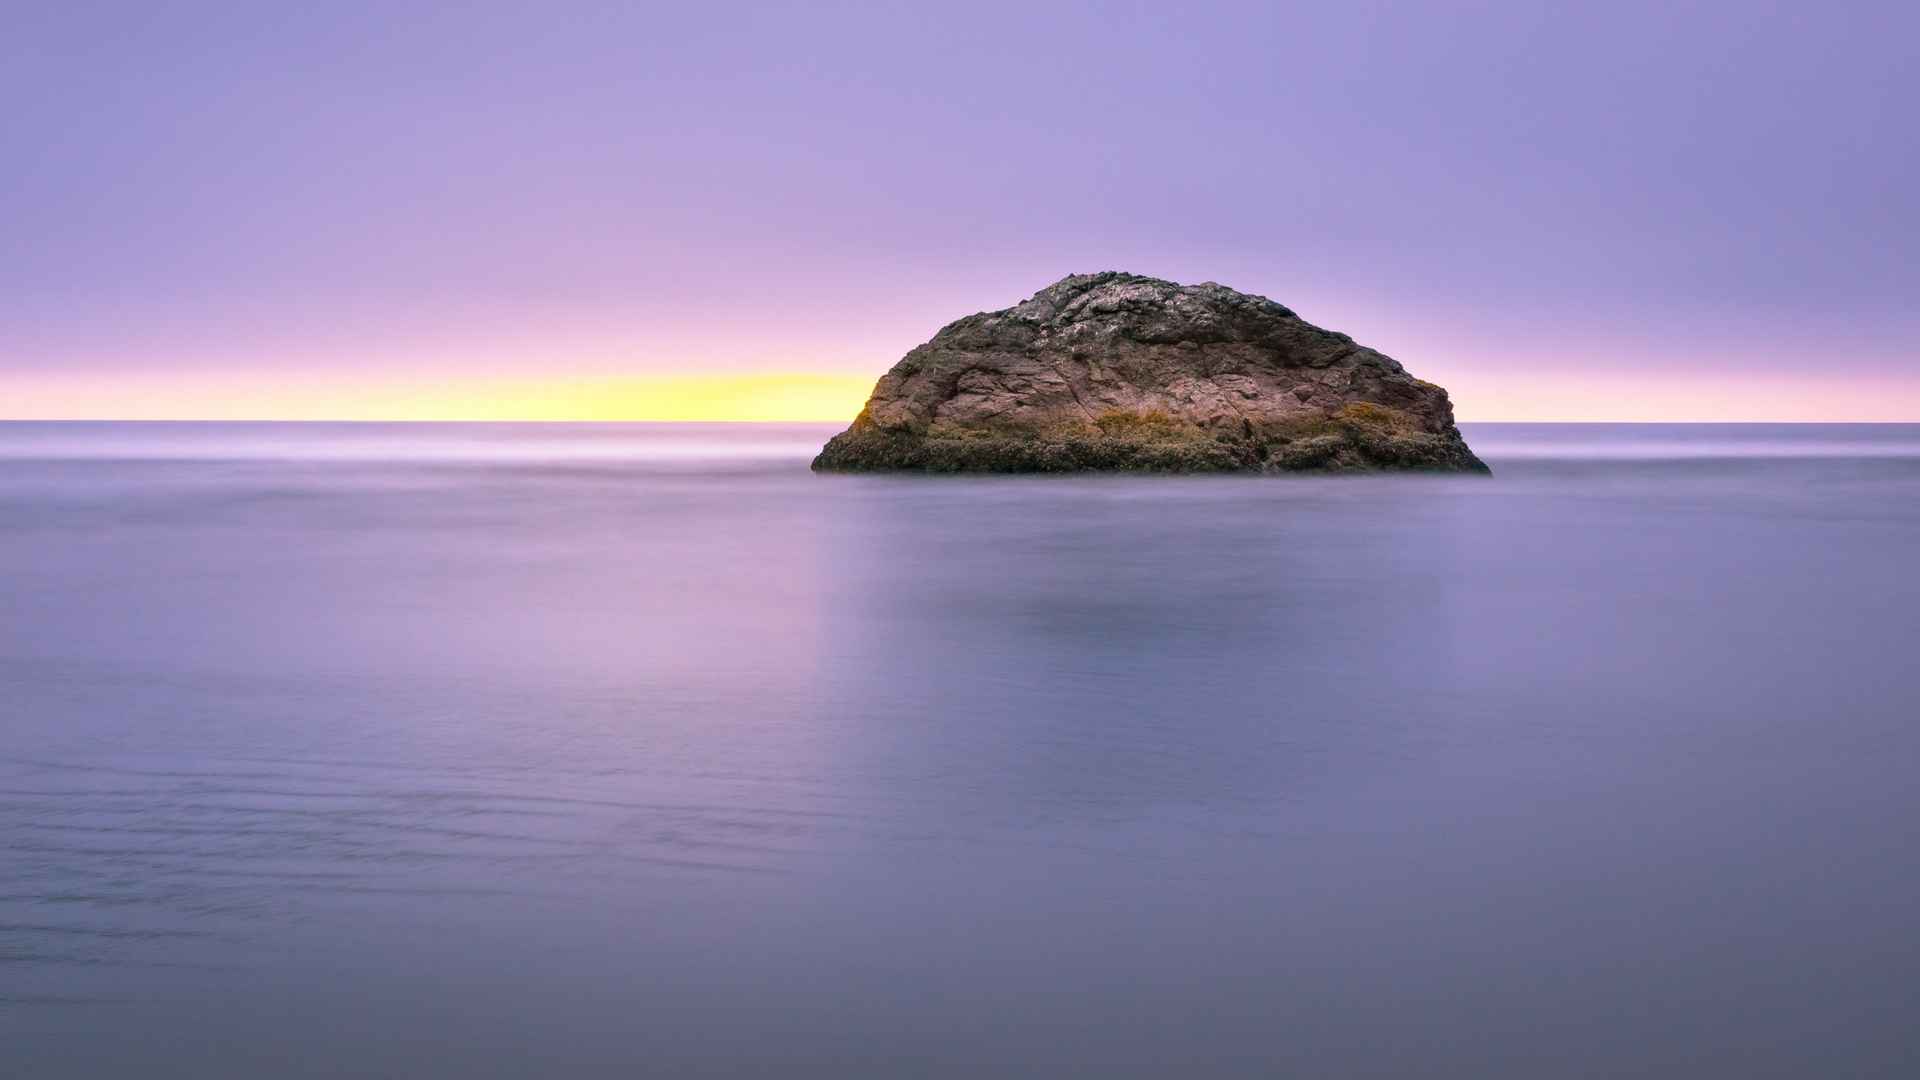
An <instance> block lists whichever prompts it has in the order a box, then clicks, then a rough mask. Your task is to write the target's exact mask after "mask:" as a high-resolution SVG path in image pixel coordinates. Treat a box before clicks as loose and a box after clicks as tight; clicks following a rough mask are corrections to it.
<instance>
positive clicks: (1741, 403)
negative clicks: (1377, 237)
mask: <svg viewBox="0 0 1920 1080" xmlns="http://www.w3.org/2000/svg"><path fill="white" fill-rule="evenodd" d="M1429 367H1432V368H1441V369H1442V370H1437V371H1429V372H1428V373H1429V374H1431V375H1433V377H1434V378H1435V380H1436V381H1438V382H1440V383H1441V385H1444V386H1446V387H1447V388H1448V389H1449V391H1450V392H1451V394H1452V397H1453V402H1454V408H1455V412H1456V414H1457V415H1458V416H1459V418H1460V419H1461V420H1462V421H1467V422H1472V421H1530V422H1548V423H1551V422H1562V421H1600V422H1633V421H1668V422H1702V421H1815V422H1820V421H1827V422H1847V421H1895V422H1913V421H1920V376H1894V375H1859V376H1853V377H1830V378H1807V377H1805V376H1790V375H1785V374H1776V373H1746V374H1740V375H1733V374H1712V373H1701V372H1690V373H1679V372H1675V373H1670V374H1667V375H1664V376H1662V377H1661V378H1659V379H1651V378H1649V377H1647V376H1646V375H1645V374H1642V373H1637V372H1634V373H1629V372H1615V371H1605V370H1592V369H1588V370H1581V369H1578V368H1575V369H1572V370H1565V369H1563V370H1559V371H1554V370H1551V369H1545V368H1542V369H1535V370H1531V371H1514V370H1511V369H1509V370H1493V369H1487V368H1483V367H1479V366H1476V365H1470V364H1468V363H1459V364H1456V365H1446V364H1435V365H1429ZM1447 367H1452V369H1453V370H1451V371H1448V370H1444V369H1445V368H1447ZM875 374H876V375H877V372H876V373H875ZM874 377H875V376H874V375H864V374H863V375H854V374H847V373H844V372H821V371H812V372H809V371H757V372H727V373H711V374H675V375H634V376H619V375H605V374H577V375H555V376H548V377H536V376H531V375H526V374H521V373H503V372H499V371H493V372H487V371H460V372H457V373H456V372H452V371H448V372H438V371H436V372H431V373H429V372H423V371H421V370H419V369H414V370H412V371H380V372H377V373H375V372H367V371H357V372H356V371H336V372H329V373H320V372H313V371H308V372H297V373H274V372H261V371H233V370H229V371H220V372H214V371H200V372H171V373H160V372H154V371H150V370H149V371H127V372H117V373H98V372H95V373H86V374H76V373H46V372H42V373H36V374H28V373H24V372H21V373H14V374H11V375H9V374H6V373H4V372H0V420H382V421H405V420H438V421H459V420H485V421H513V420H532V421H568V420H585V421H622V420H628V421H760V422H778V421H818V422H833V423H845V422H847V421H848V420H850V419H852V418H853V416H854V414H856V413H858V412H859V411H860V407H861V405H863V404H864V403H865V402H866V399H867V395H868V394H869V393H871V392H872V390H873V383H874Z"/></svg>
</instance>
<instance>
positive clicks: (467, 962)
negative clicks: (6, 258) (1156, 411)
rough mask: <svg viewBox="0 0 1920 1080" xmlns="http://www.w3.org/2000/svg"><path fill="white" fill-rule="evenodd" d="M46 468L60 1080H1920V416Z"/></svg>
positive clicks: (22, 1011) (25, 681) (38, 868)
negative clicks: (978, 467) (1075, 464)
mask: <svg viewBox="0 0 1920 1080" xmlns="http://www.w3.org/2000/svg"><path fill="white" fill-rule="evenodd" d="M830 430H831V429H829V428H824V427H806V426H800V427H777V426H720V425H716V426H698V425H660V426H649V425H609V426H566V425H560V426H548V425H505V426H489V425H450V426H437V425H419V426H405V425H400V426H387V425H339V426H335V425H109V424H101V425H85V424H61V425H53V424H45V425H43V424H11V425H0V1074H4V1075H6V1076H8V1077H15V1076H19V1077H57V1078H65V1077H123V1076H139V1077H145V1078H153V1077H194V1078H206V1077H224V1076H236V1077H266V1076H272V1077H340V1076H392V1077H410V1078H411V1077H426V1078H439V1077H448V1078H452V1077H459V1078H475V1077H534V1076H540V1077H575V1076H579V1077H632V1076H652V1075H658V1076H674V1077H745V1076H755V1077H760V1076H806V1077H833V1078H859V1077H983V1076H1044V1077H1064V1076H1069V1075H1074V1076H1100V1077H1135V1076H1140V1077H1145V1076H1155V1077H1162V1076H1164V1077H1215V1076H1219V1077H1227V1076H1233V1077H1256V1076H1303V1077H1322V1076H1324V1077H1340V1078H1348V1077H1415V1076H1420V1077H1431V1076H1462V1077H1466V1076H1471V1077H1516V1078H1528V1080H1537V1078H1544V1077H1562V1076H1607V1077H1615V1076H1642V1077H1648V1076H1677V1077H1678V1076H1684V1077H1688V1078H1691V1080H1697V1078H1702V1077H1729V1078H1732V1077H1738V1078H1743V1080H1745V1078H1753V1077H1774V1076H1778V1077H1806V1076H1852V1077H1862V1076H1910V1075H1913V1074H1912V1072H1911V1070H1912V1068H1913V1066H1914V1063H1915V1062H1916V1061H1920V1028H1916V1025H1915V1016H1916V1014H1917V1013H1920V427H1913V426H1906V427H1903V426H1778V427H1775V426H1697V427H1696V426H1590V425H1587V426H1518V425H1513V426H1504V425H1467V435H1468V438H1469V440H1470V441H1471V442H1472V443H1473V445H1474V447H1475V448H1476V449H1477V450H1479V451H1480V453H1481V454H1482V455H1483V456H1484V457H1485V458H1486V459H1487V460H1488V461H1489V462H1490V463H1491V464H1492V465H1493V468H1494V470H1495V475H1494V477H1493V478H1492V479H1484V478H1435V477H1393V478H1381V477H1361V478H1275V479H1220V478H1185V479H1169V478H1126V477H1111V478H1059V477H1055V478H999V479H977V478H976V479H961V478H886V477H840V476H824V477H823V476H814V475H811V474H810V473H809V472H808V471H807V468H806V463H807V459H808V457H809V456H810V454H811V453H812V452H813V451H814V449H815V448H816V447H817V446H818V444H819V443H820V441H821V440H822V439H823V438H824V437H825V436H826V435H827V434H829V433H830Z"/></svg>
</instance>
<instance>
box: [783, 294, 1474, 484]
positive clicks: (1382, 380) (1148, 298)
mask: <svg viewBox="0 0 1920 1080" xmlns="http://www.w3.org/2000/svg"><path fill="white" fill-rule="evenodd" d="M813 467H814V468H815V469H816V470H822V471H846V472H878V471H913V472H1064V471H1081V470H1115V471H1147V472H1296V471H1365V470H1382V469H1396V470H1424V471H1433V472H1480V473H1484V472H1487V471H1488V470H1487V467H1486V465H1485V464H1483V463H1482V462H1481V461H1480V459H1479V458H1477V457H1475V456H1474V454H1473V451H1472V450H1470V449H1468V448H1467V444H1466V440H1464V439H1462V438H1461V436H1460V432H1459V429H1458V428H1456V427H1455V426H1454V423H1453V406H1452V404H1451V403H1450V402H1449V401H1448V399H1447V392H1446V391H1445V390H1444V389H1442V388H1440V387H1438V386H1435V385H1434V384H1432V383H1429V382H1423V381H1421V380H1419V379H1416V378H1414V377H1413V376H1412V375H1409V374H1407V371H1406V369H1405V368H1403V367H1401V366H1400V364H1399V363H1398V362H1397V361H1395V360H1393V359H1392V358H1391V357H1388V356H1385V355H1383V354H1381V353H1379V352H1376V351H1374V350H1373V349H1369V348H1367V347H1366V346H1364V345H1359V344H1356V343H1355V342H1354V340H1353V339H1352V338H1350V337H1348V336H1347V335H1345V334H1340V333H1335V332H1333V331H1331V330H1322V329H1321V328H1319V327H1317V326H1314V325H1313V324H1311V323H1309V322H1306V321H1305V320H1303V319H1301V318H1300V317H1299V316H1297V315H1295V314H1294V313H1293V312H1292V311H1290V310H1289V309H1287V308H1286V307H1284V306H1282V305H1281V304H1278V303H1275V302H1274V301H1272V300H1269V299H1267V298H1265V297H1263V296H1250V295H1248V294H1246V293H1241V292H1236V291H1235V290H1233V289H1229V288H1227V287H1225V286H1223V285H1216V284H1214V283H1212V282H1208V283H1205V284H1201V285H1178V284H1175V283H1174V282H1171V281H1162V280H1160V279H1158V278H1150V277H1141V276H1139V275H1137V274H1125V273H1118V272H1111V271H1110V272H1107V273H1102V274H1075V275H1073V276H1070V277H1065V278H1062V279H1060V280H1059V281H1057V282H1055V283H1053V284H1052V285H1049V286H1047V287H1046V288H1045V289H1042V290H1040V291H1039V292H1038V293H1036V294H1034V296H1033V298H1032V299H1030V300H1027V301H1026V302H1025V303H1022V304H1018V305H1016V306H1014V307H1010V308H1007V309H1006V310H1004V311H993V312H984V313H981V314H978V315H969V316H967V317H966V318H964V319H961V320H959V321H958V322H955V323H952V324H950V325H948V326H947V327H946V328H945V329H943V330H941V331H940V332H939V333H937V334H935V335H934V336H933V340H932V341H929V342H927V343H926V344H924V345H921V346H919V347H918V348H915V349H914V350H913V351H912V352H909V353H908V354H907V355H906V356H905V357H903V358H902V359H901V360H900V362H899V363H897V364H895V365H894V366H893V370H891V371H889V372H887V373H886V374H885V375H884V376H882V377H881V378H880V381H879V383H878V384H877V385H875V386H874V389H873V396H872V397H870V398H869V399H868V400H867V404H866V407H865V408H864V409H862V410H860V415H859V416H857V417H855V418H854V420H853V424H852V426H850V427H848V428H847V430H846V431H843V432H841V433H840V434H838V435H836V436H834V437H833V438H832V439H831V440H830V441H829V442H828V443H827V445H826V447H825V448H824V449H823V450H821V451H820V455H819V456H818V457H816V458H815V459H814V461H813Z"/></svg>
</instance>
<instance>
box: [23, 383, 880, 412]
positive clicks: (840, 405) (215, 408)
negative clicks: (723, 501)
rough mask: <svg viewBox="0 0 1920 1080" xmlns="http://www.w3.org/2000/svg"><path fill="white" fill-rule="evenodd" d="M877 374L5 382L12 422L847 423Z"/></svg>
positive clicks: (870, 388) (856, 410)
mask: <svg viewBox="0 0 1920 1080" xmlns="http://www.w3.org/2000/svg"><path fill="white" fill-rule="evenodd" d="M872 389H873V378H872V377H870V376H866V375H846V374H833V373H811V372H746V373H738V374H721V375H636V376H633V377H629V378H616V377H606V376H591V377H586V376H583V377H575V378H565V377H562V378H548V379H541V378H535V377H525V376H522V377H506V378H485V377H482V378H451V377H443V378H433V377H427V376H402V377H394V376H379V377H373V378H364V377H363V378H360V379H348V378H340V377H331V378H329V377H315V376H307V377H299V376H264V375H259V374H232V375H207V376H202V377H198V378H182V377H178V376H173V377H164V378H163V377H159V376H155V375H149V374H135V375H127V376H118V377H109V376H86V377H43V378H39V379H27V378H21V379H17V380H6V379H0V413H4V417H3V418H4V419H11V420H86V419H102V418H113V419H126V420H738V421H776V420H794V421H798V420H822V421H825V420H846V419H849V418H850V417H852V416H853V414H854V413H856V412H858V411H859V410H860V405H861V403H862V402H863V401H865V400H866V396H867V393H868V392H869V391H870V390H872Z"/></svg>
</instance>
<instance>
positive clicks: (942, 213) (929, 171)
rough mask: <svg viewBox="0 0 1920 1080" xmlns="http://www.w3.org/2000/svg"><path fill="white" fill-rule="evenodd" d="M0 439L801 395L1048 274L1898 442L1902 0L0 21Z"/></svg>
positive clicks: (1905, 383) (266, 11)
mask: <svg viewBox="0 0 1920 1080" xmlns="http://www.w3.org/2000/svg"><path fill="white" fill-rule="evenodd" d="M4 9H5V24H6V29H5V33H4V34H0V103H3V104H0V418H15V419H32V418H176V419H323V418H324V419H566V418H580V419H682V418H685V419H838V418H845V417H847V416H850V415H851V414H852V412H853V411H855V410H856V409H857V408H858V406H859V403H860V401H861V399H862V398H864V396H865V394H866V391H867V390H868V389H869V388H871V386H872V383H873V380H874V379H875V378H876V377H877V376H878V375H879V374H880V373H882V372H883V371H885V370H886V368H887V367H888V366H890V365H891V364H892V363H893V362H894V361H895V360H897V359H898V358H899V357H900V356H901V355H902V354H904V353H905V352H906V351H907V350H908V349H909V348H911V347H913V346H914V345H915V344H917V343H919V342H921V341H924V340H926V339H927V338H928V337H930V336H932V334H933V332H934V331H935V330H937V329H938V328H939V327H940V326H942V325H944V324H945V323H947V322H949V321H951V320H953V319H955V318H958V317H960V316H962V315H966V314H969V313H972V312H975V311H981V310H992V309H996V308H1002V307H1006V306H1009V305H1011V304H1013V303H1016V302H1018V301H1019V300H1021V299H1023V298H1024V297H1026V296H1028V295H1030V294H1032V293H1033V292H1035V291H1036V290H1038V289H1040V288H1042V287H1043V286H1045V285H1046V284H1048V283H1049V282H1051V281H1054V280H1056V279H1058V278H1060V277H1061V276H1063V275H1065V274H1068V273H1077V272H1089V271H1096V270H1105V269H1121V270H1129V271H1132V272H1135V273H1144V274H1151V275H1154V276H1157V277H1165V278H1171V279H1174V280H1178V281H1183V282H1196V281H1205V280H1212V281H1219V282H1222V283H1224V284H1227V285H1231V286H1233V287H1235V288H1239V289H1242V290H1245V291H1248V292H1255V293H1260V294H1264V295H1267V296H1271V297H1273V298H1274V299H1276V300H1279V301H1281V302H1282V303H1285V304H1287V305H1288V306H1290V307H1292V308H1293V309H1294V310H1296V311H1298V312H1299V313H1300V314H1301V315H1302V316H1303V317H1304V318H1306V319H1308V320H1309V321H1312V322H1315V323H1318V324H1320V325H1323V326H1328V327H1331V328H1333V329H1338V330H1344V331H1346V332H1348V333H1350V334H1352V335H1353V336H1354V337H1356V338H1357V339H1358V340H1360V341H1362V342H1363V343H1365V344H1368V345H1372V346H1374V347H1375V348H1378V349H1380V350H1382V351H1384V352H1386V353H1388V354H1390V355H1392V356H1394V357H1396V358H1397V359H1399V360H1400V361H1401V362H1402V363H1404V364H1405V365H1406V366H1407V367H1408V369H1409V370H1411V371H1412V372H1413V373H1414V374H1416V375H1419V376H1421V377H1423V378H1426V379H1429V380H1431V381H1434V382H1438V383H1441V384H1442V385H1444V386H1446V387H1448V388H1449V389H1450V390H1451V391H1452V394H1453V398H1454V401H1455V405H1456V409H1457V411H1458V414H1459V416H1460V417H1461V418H1462V419H1463V420H1904V421H1920V304H1917V303H1916V302H1915V298H1916V296H1920V258H1917V257H1916V253H1917V251H1920V243H1916V241H1917V240H1920V135H1916V132H1920V123H1916V122H1915V120H1914V117H1913V115H1912V113H1913V109H1914V106H1915V103H1916V102H1920V63H1916V61H1915V59H1914V55H1915V54H1914V48H1915V46H1914V42H1915V41H1916V40H1920V6H1916V5H1910V4H1906V3H1869V2H1847V0H1837V2H1830V3H1824V4H1811V3H1796V4H1777V3H1768V2H1765V0H1748V2H1723V3H1687V2H1675V0H1669V2H1664V3H1640V2H1637V0H1625V2H1621V0H1613V2H1607V3H1584V4H1583V3H1567V4H1545V3H1539V2H1537V0H1533V2H1525V3H1369V2H1365V0H1345V2H1338V3H1335V2H1323V3H1303V4H1286V3H1277V2H1268V3H1198V2H1196V3H1181V4H1168V3H1164V2H1161V3H1151V4H1133V3H1120V2H1115V3H1100V4H1058V3H1013V4H1000V3H944V4H878V3H874V4H841V3H833V2H811V3H791V4H734V3H726V2H703V3H699V4H671V5H669V4H653V3H619V4H596V3H584V2H574V3H570V2H547V3H501V2H491V0H472V2H468V3H462V4H447V5H414V4H406V3H397V2H386V3H379V4H364V5H362V4H354V3H350V2H336V3H327V4H308V5H268V4H258V3H252V2H247V3H171V4H155V3H137V4H136V3H126V4H94V3H85V2H69V3H60V4H38V5H34V4H26V3H5V4H4Z"/></svg>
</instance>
